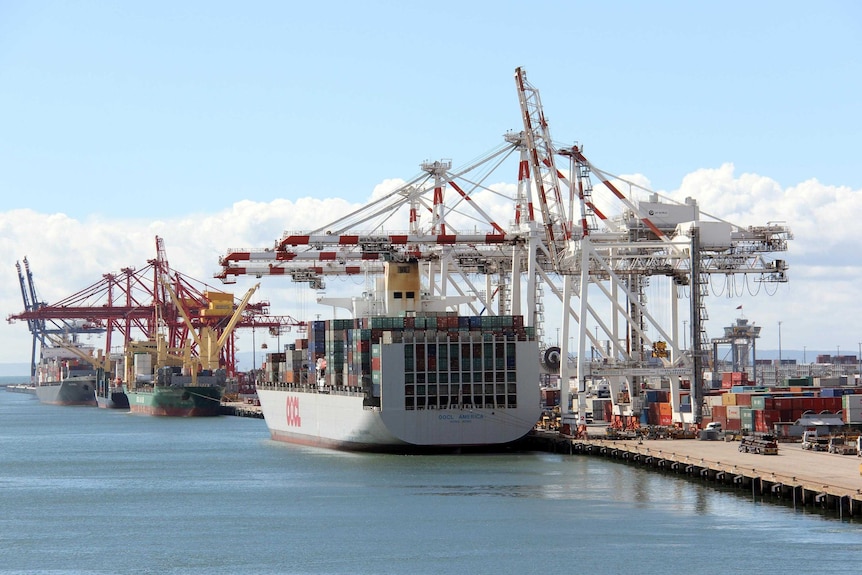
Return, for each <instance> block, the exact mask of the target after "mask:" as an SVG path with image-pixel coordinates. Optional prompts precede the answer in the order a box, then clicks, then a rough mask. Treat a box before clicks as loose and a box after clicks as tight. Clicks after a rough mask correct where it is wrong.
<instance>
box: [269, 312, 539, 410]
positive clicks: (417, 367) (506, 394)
mask: <svg viewBox="0 0 862 575" xmlns="http://www.w3.org/2000/svg"><path fill="white" fill-rule="evenodd" d="M306 335H307V337H306V338H301V339H297V340H296V342H295V343H294V344H291V345H289V346H287V348H286V350H285V352H279V353H270V354H269V355H268V358H267V361H268V364H269V365H270V366H271V369H268V370H267V373H266V380H267V382H268V383H270V384H276V385H280V386H284V387H287V388H291V387H295V388H305V389H307V388H309V387H317V388H319V389H326V390H331V391H334V392H344V393H353V392H355V393H360V392H363V391H364V390H367V389H369V388H371V389H373V390H378V391H379V388H380V385H381V383H382V382H381V377H382V370H381V365H380V362H381V357H380V356H381V353H380V350H381V346H382V345H383V344H387V343H403V344H405V346H404V360H405V372H406V373H405V402H406V403H405V408H406V409H408V410H410V409H423V408H426V407H431V408H435V407H445V406H447V405H450V404H451V405H455V404H456V403H457V404H462V405H463V404H473V405H512V404H514V403H515V397H514V395H513V394H514V389H515V383H516V381H515V374H516V369H515V368H516V366H515V346H514V342H515V341H534V340H535V329H534V328H532V327H526V326H524V323H523V317H522V316H512V315H502V316H458V315H457V313H456V312H421V313H419V312H417V313H415V314H408V315H404V316H397V317H388V316H387V317H363V318H356V319H332V320H318V321H313V322H311V323H310V324H309V326H308V331H307V334H306ZM537 377H538V376H537ZM379 396H380V394H379V392H375V393H371V394H369V397H373V398H379ZM537 399H538V398H537Z"/></svg>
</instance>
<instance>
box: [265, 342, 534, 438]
mask: <svg viewBox="0 0 862 575" xmlns="http://www.w3.org/2000/svg"><path fill="white" fill-rule="evenodd" d="M517 346H518V347H519V365H518V376H519V377H520V378H521V380H520V381H521V383H519V384H518V385H517V392H516V393H517V396H516V397H511V399H512V400H514V401H512V404H514V405H516V406H514V407H513V406H476V405H465V404H463V403H462V404H459V405H449V406H447V407H445V408H434V409H432V408H425V409H408V408H406V407H405V387H406V386H405V383H404V360H403V357H404V354H403V345H399V344H392V345H387V346H384V350H383V362H382V363H383V365H384V366H385V374H384V377H383V383H382V385H381V386H380V392H381V393H380V396H379V397H380V402H379V403H380V405H379V407H371V406H369V405H366V403H367V401H366V398H365V396H364V395H363V394H362V393H361V392H349V391H335V390H332V391H329V392H327V393H319V392H316V391H314V390H313V389H311V390H306V391H302V390H295V389H278V388H275V389H273V388H272V387H262V388H259V389H258V392H257V393H258V397H259V399H260V405H261V408H262V410H263V416H264V419H265V420H266V424H267V426H268V427H269V431H270V435H271V437H272V439H274V440H277V441H284V442H288V443H297V444H302V445H311V446H317V447H327V448H334V449H343V450H357V451H405V452H406V451H420V450H434V449H452V450H454V449H459V448H463V447H494V446H501V445H505V444H508V443H511V442H513V441H516V440H518V439H520V438H522V437H523V436H524V435H526V434H527V433H528V432H529V431H530V430H531V429H532V428H533V427H534V426H535V424H536V422H537V421H538V419H539V417H540V415H541V409H540V397H539V385H538V372H539V366H538V353H537V352H536V351H535V343H534V342H518V343H517ZM534 380H535V383H534V384H532V383H530V382H532V381H534Z"/></svg>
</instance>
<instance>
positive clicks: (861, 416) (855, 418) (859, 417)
mask: <svg viewBox="0 0 862 575" xmlns="http://www.w3.org/2000/svg"><path fill="white" fill-rule="evenodd" d="M842 413H843V415H844V417H843V420H844V423H862V409H844V410H842Z"/></svg>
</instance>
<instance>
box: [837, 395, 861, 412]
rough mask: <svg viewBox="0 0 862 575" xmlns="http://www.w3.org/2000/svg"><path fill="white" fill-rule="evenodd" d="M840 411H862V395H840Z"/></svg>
mask: <svg viewBox="0 0 862 575" xmlns="http://www.w3.org/2000/svg"><path fill="white" fill-rule="evenodd" d="M841 409H843V410H844V411H852V410H856V409H862V395H860V394H853V395H842V396H841Z"/></svg>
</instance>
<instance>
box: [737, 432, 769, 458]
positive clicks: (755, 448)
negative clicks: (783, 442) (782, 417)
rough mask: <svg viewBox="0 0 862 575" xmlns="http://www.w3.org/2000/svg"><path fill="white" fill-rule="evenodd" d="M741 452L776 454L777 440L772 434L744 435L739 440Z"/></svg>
mask: <svg viewBox="0 0 862 575" xmlns="http://www.w3.org/2000/svg"><path fill="white" fill-rule="evenodd" d="M739 451H740V452H742V453H759V454H761V455H778V442H777V441H776V439H775V436H774V435H761V436H760V437H757V436H754V435H746V436H744V437H743V438H742V441H740V442H739Z"/></svg>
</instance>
